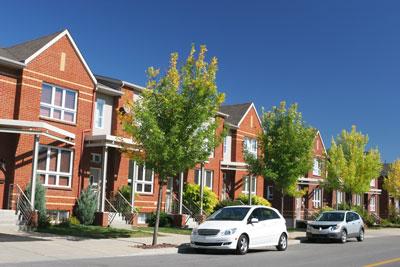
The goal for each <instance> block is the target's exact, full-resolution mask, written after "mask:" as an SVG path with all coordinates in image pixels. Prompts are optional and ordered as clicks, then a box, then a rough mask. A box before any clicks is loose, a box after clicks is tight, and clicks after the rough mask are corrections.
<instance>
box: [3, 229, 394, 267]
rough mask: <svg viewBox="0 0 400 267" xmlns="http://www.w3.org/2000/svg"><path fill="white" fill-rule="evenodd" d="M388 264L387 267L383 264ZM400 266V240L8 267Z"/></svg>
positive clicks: (186, 252) (183, 252)
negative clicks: (241, 254)
mask: <svg viewBox="0 0 400 267" xmlns="http://www.w3.org/2000/svg"><path fill="white" fill-rule="evenodd" d="M385 262H386V264H384V263H385ZM379 263H380V264H381V265H370V266H371V267H372V266H384V267H394V266H397V267H398V266H400V237H398V236H397V237H381V238H370V239H366V240H365V241H364V242H357V241H349V242H347V243H346V244H339V243H321V242H318V243H302V244H300V245H293V246H290V247H289V248H288V250H287V251H285V252H279V251H276V249H274V248H270V249H266V250H258V251H250V252H249V253H248V254H247V255H244V256H237V255H233V254H231V253H227V252H207V253H206V254H196V253H195V252H194V251H192V250H191V249H190V248H186V247H184V248H182V249H180V251H179V253H178V254H170V255H159V256H132V257H118V258H96V259H83V260H70V261H47V262H31V263H23V264H14V265H10V264H8V265H7V266H52V267H53V266H56V267H63V266H135V267H136V266H146V267H150V266H162V267H169V266H171V267H179V266H184V267H188V266H189V267H195V266H229V267H233V266H246V267H250V266H278V267H289V266H290V267H292V266H296V267H301V266H307V267H310V266H323V267H330V266H340V267H351V266H368V265H369V264H379Z"/></svg>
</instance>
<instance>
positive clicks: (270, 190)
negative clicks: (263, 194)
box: [267, 185, 274, 200]
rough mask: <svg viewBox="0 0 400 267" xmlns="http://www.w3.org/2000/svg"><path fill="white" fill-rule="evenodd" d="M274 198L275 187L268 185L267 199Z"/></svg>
mask: <svg viewBox="0 0 400 267" xmlns="http://www.w3.org/2000/svg"><path fill="white" fill-rule="evenodd" d="M273 198H274V187H273V186H272V185H269V186H267V199H268V200H272V199H273Z"/></svg>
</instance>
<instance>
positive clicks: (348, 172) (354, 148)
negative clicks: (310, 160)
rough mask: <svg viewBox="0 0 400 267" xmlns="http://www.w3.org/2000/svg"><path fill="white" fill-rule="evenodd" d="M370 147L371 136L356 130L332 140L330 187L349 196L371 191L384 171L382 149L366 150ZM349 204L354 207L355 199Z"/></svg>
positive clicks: (329, 163)
mask: <svg viewBox="0 0 400 267" xmlns="http://www.w3.org/2000/svg"><path fill="white" fill-rule="evenodd" d="M367 144H368V136H366V135H363V134H362V133H360V132H357V129H356V126H352V128H351V131H350V132H347V131H346V130H343V131H342V133H341V134H340V135H339V136H338V137H337V138H336V140H334V139H332V145H331V148H330V149H329V151H328V156H329V161H328V177H327V181H326V187H328V188H330V189H335V190H342V191H344V192H346V193H349V194H353V193H355V194H364V193H365V192H368V191H369V189H370V184H371V180H372V179H376V178H377V177H378V176H379V174H380V172H381V170H382V163H381V159H380V154H379V151H378V149H370V150H366V146H367ZM349 204H350V206H352V198H350V203H349Z"/></svg>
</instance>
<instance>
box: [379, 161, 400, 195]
mask: <svg viewBox="0 0 400 267" xmlns="http://www.w3.org/2000/svg"><path fill="white" fill-rule="evenodd" d="M383 188H384V189H385V190H386V191H388V193H389V195H390V196H392V197H393V198H397V199H400V159H398V160H396V161H395V162H393V163H392V164H390V169H389V172H388V176H387V177H386V178H385V181H384V183H383Z"/></svg>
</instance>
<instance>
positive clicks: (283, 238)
mask: <svg viewBox="0 0 400 267" xmlns="http://www.w3.org/2000/svg"><path fill="white" fill-rule="evenodd" d="M287 246H288V240H287V235H286V234H285V233H283V234H281V237H279V243H278V245H277V246H276V248H277V249H278V250H279V251H285V250H286V249H287Z"/></svg>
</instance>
